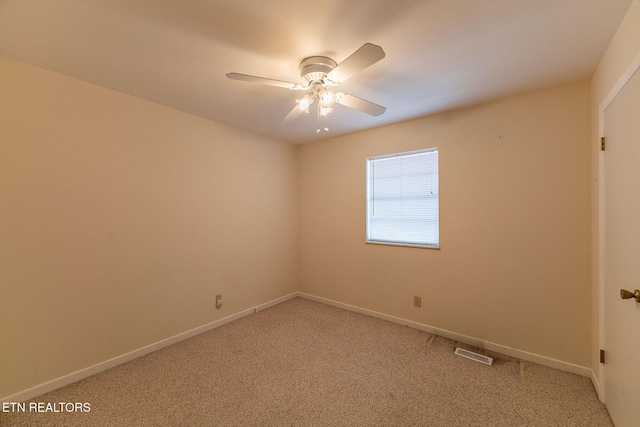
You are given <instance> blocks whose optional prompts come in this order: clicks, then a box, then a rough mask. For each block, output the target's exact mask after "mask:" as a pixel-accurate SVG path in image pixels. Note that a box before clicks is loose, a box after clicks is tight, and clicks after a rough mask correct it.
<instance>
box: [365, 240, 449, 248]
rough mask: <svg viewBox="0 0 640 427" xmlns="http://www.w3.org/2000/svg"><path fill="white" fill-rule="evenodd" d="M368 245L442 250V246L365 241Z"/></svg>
mask: <svg viewBox="0 0 640 427" xmlns="http://www.w3.org/2000/svg"><path fill="white" fill-rule="evenodd" d="M365 243H366V244H367V245H383V246H401V247H405V248H418V249H437V250H440V245H438V246H434V245H412V244H411V243H393V242H377V241H373V240H365Z"/></svg>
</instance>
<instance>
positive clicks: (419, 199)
mask: <svg viewBox="0 0 640 427" xmlns="http://www.w3.org/2000/svg"><path fill="white" fill-rule="evenodd" d="M439 221H440V220H439V214H438V149H437V148H430V149H426V150H418V151H409V152H405V153H396V154H389V155H386V156H377V157H371V158H369V159H367V242H371V243H386V244H398V245H409V246H421V247H433V248H437V247H439V245H440V236H439V235H440V233H439V228H440V227H439Z"/></svg>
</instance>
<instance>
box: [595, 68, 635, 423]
mask: <svg viewBox="0 0 640 427" xmlns="http://www.w3.org/2000/svg"><path fill="white" fill-rule="evenodd" d="M604 132H605V136H606V150H605V151H604V153H603V156H604V158H603V161H604V195H603V196H604V236H603V237H604V260H603V262H604V264H603V268H604V346H605V350H606V363H605V365H604V390H605V403H606V405H607V408H608V409H609V413H610V414H611V418H612V419H613V422H614V423H615V425H616V426H617V427H627V426H638V425H640V411H639V410H638V408H640V303H638V302H636V301H635V299H633V298H630V299H621V297H620V289H621V288H624V289H627V290H629V291H631V292H634V290H635V289H640V71H636V72H635V74H634V75H633V76H632V77H631V79H630V80H629V82H628V83H627V84H626V85H625V86H624V87H623V88H622V89H621V91H620V92H619V93H618V95H617V96H616V97H615V98H614V100H613V101H612V102H611V103H610V104H609V106H608V107H607V108H606V110H605V111H604Z"/></svg>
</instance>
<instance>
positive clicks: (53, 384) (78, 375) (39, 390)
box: [0, 292, 298, 402]
mask: <svg viewBox="0 0 640 427" xmlns="http://www.w3.org/2000/svg"><path fill="white" fill-rule="evenodd" d="M297 296H298V293H297V292H294V293H292V294H289V295H285V296H283V297H281V298H277V299H274V300H272V301H269V302H266V303H264V304H260V305H257V306H255V307H252V308H249V309H246V310H243V311H241V312H239V313H236V314H232V315H230V316H227V317H224V318H222V319H218V320H215V321H213V322H211V323H207V324H206V325H202V326H199V327H197V328H194V329H191V330H189V331H186V332H182V333H180V334H178V335H174V336H172V337H170V338H167V339H164V340H162V341H158V342H155V343H153V344H149V345H146V346H144V347H141V348H139V349H136V350H133V351H130V352H128V353H125V354H122V355H120V356H116V357H114V358H112V359H109V360H105V361H104V362H100V363H97V364H95V365H93V366H89V367H87V368H84V369H80V370H78V371H75V372H72V373H70V374H68V375H64V376H62V377H58V378H56V379H53V380H51V381H47V382H46V383H43V384H39V385H37V386H34V387H31V388H28V389H26V390H23V391H20V392H18V393H15V394H12V395H10V396H6V397H3V398H1V399H0V402H24V401H26V400H29V399H33V398H34V397H37V396H40V395H42V394H44V393H48V392H50V391H52V390H55V389H58V388H60V387H64V386H66V385H69V384H72V383H74V382H76V381H80V380H82V379H84V378H87V377H90V376H92V375H95V374H97V373H99V372H102V371H106V370H107V369H111V368H113V367H115V366H118V365H121V364H123V363H126V362H129V361H131V360H133V359H136V358H138V357H142V356H144V355H145V354H149V353H151V352H154V351H156V350H160V349H161V348H164V347H167V346H170V345H172V344H175V343H178V342H180V341H184V340H186V339H187V338H191V337H193V336H195V335H199V334H201V333H203V332H207V331H209V330H211V329H214V328H217V327H220V326H222V325H225V324H227V323H229V322H233V321H234V320H238V319H240V318H242V317H245V316H248V315H250V314H253V313H257V312H258V311H261V310H264V309H266V308H269V307H273V306H274V305H277V304H280V303H282V302H285V301H288V300H290V299H293V298H296V297H297Z"/></svg>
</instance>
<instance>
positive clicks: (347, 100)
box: [336, 93, 387, 116]
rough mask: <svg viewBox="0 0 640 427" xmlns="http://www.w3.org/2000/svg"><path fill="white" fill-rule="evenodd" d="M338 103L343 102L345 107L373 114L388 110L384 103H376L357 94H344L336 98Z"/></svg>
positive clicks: (376, 114)
mask: <svg viewBox="0 0 640 427" xmlns="http://www.w3.org/2000/svg"><path fill="white" fill-rule="evenodd" d="M336 102H337V103H338V104H342V105H344V106H345V107H349V108H353V109H354V110H358V111H362V112H363V113H367V114H369V115H371V116H379V115H380V114H382V113H384V112H385V111H387V108H386V107H383V106H382V105H378V104H374V103H373V102H370V101H367V100H364V99H362V98H358V97H357V96H353V95H349V94H346V93H345V94H344V95H342V96H340V97H338V99H336Z"/></svg>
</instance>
